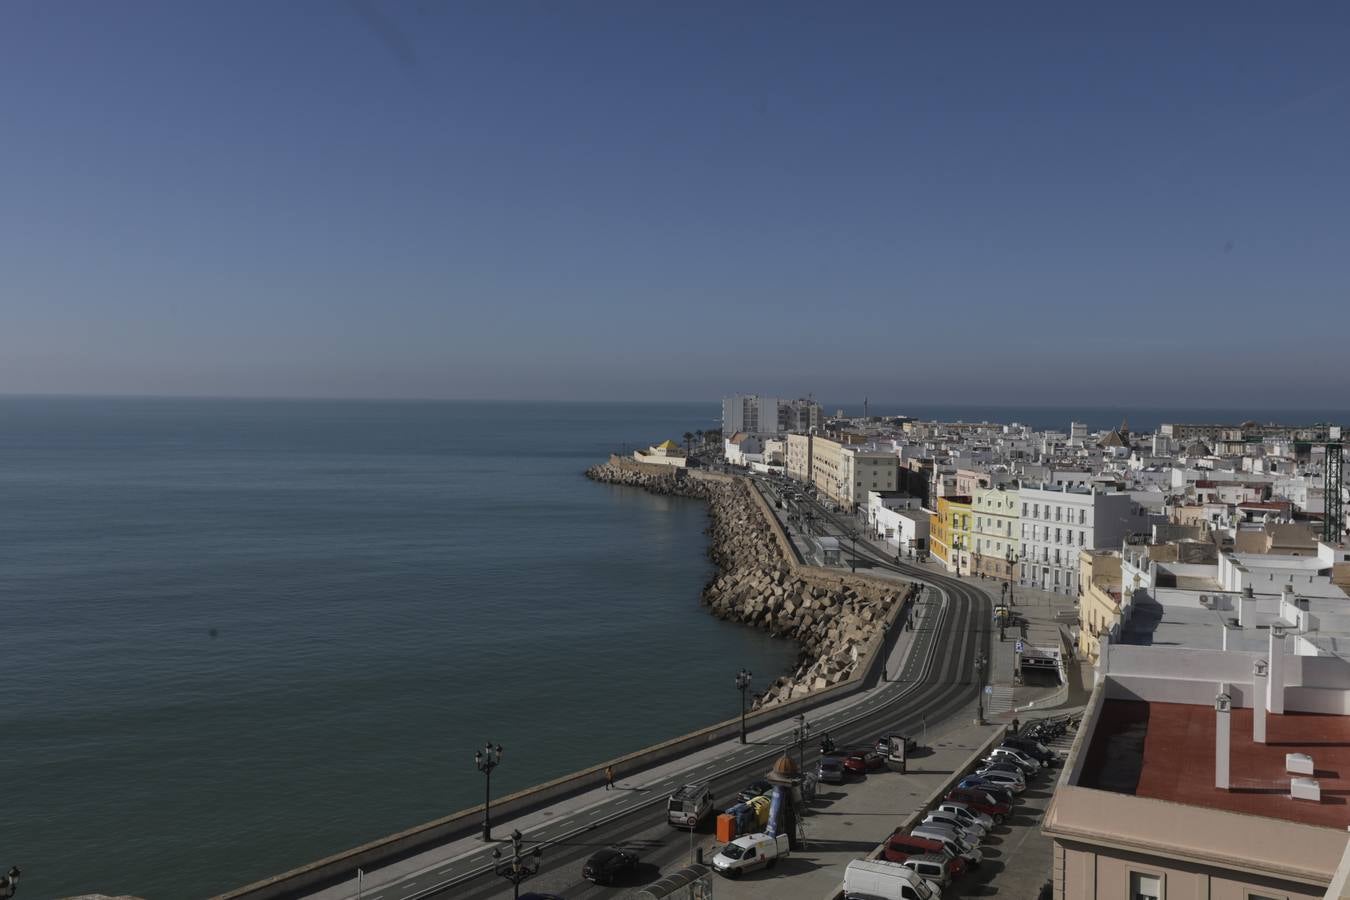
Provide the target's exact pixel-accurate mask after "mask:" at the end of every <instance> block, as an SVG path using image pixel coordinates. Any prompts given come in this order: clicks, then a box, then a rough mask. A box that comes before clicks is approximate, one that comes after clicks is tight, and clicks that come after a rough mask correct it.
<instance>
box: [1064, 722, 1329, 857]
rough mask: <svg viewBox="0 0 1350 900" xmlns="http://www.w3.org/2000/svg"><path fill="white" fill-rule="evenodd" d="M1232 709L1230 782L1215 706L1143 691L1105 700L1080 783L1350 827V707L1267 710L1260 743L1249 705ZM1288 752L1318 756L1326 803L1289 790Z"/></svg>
mask: <svg viewBox="0 0 1350 900" xmlns="http://www.w3.org/2000/svg"><path fill="white" fill-rule="evenodd" d="M1231 715H1232V717H1233V718H1232V729H1233V730H1232V757H1231V762H1230V778H1231V782H1232V785H1233V787H1232V788H1231V789H1230V790H1227V791H1223V790H1219V789H1218V788H1216V787H1214V719H1215V712H1214V707H1212V706H1209V705H1205V706H1200V705H1195V704H1186V703H1151V702H1148V701H1136V700H1107V701H1105V703H1104V704H1103V705H1102V711H1101V716H1100V717H1099V719H1098V722H1097V726H1096V728H1095V729H1094V730H1093V733H1092V740H1091V743H1090V744H1089V745H1088V749H1087V755H1086V758H1085V760H1084V765H1083V771H1082V775H1081V776H1080V778H1079V780H1078V784H1079V785H1080V786H1082V787H1087V788H1095V789H1097V790H1102V791H1113V792H1115V793H1119V794H1131V795H1134V796H1137V797H1149V798H1152V799H1156V800H1166V801H1170V802H1172V803H1184V804H1186V805H1188V806H1200V807H1207V808H1209V809H1219V810H1225V811H1227V812H1235V813H1244V814H1247V815H1253V816H1265V817H1267V818H1273V819H1285V820H1288V821H1290V822H1300V823H1302V824H1305V825H1318V826H1324V827H1328V828H1338V829H1341V830H1342V831H1344V830H1345V829H1346V828H1347V827H1348V826H1350V716H1331V715H1316V714H1312V713H1287V714H1285V715H1279V716H1277V715H1269V716H1267V718H1266V737H1267V739H1268V743H1265V744H1257V743H1254V742H1253V741H1252V739H1251V734H1252V711H1251V710H1250V709H1234V710H1233V711H1232V713H1231ZM1286 753H1306V754H1308V755H1309V756H1311V757H1312V758H1313V764H1314V766H1315V767H1316V770H1317V774H1316V778H1317V779H1318V780H1319V781H1320V782H1321V786H1322V801H1321V802H1320V803H1312V802H1310V801H1307V800H1291V799H1290V798H1289V778H1290V776H1289V775H1287V774H1285V771H1284V755H1285V754H1286Z"/></svg>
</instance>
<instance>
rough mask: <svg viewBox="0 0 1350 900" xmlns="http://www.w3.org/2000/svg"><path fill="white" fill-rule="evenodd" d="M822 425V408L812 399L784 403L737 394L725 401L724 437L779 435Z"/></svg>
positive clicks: (723, 399) (769, 398)
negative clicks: (739, 433) (736, 435)
mask: <svg viewBox="0 0 1350 900" xmlns="http://www.w3.org/2000/svg"><path fill="white" fill-rule="evenodd" d="M820 425H821V413H820V404H819V403H816V402H815V401H814V400H811V399H810V398H799V399H797V400H781V399H779V398H777V397H761V396H759V395H758V394H733V395H732V396H730V397H724V398H722V434H724V435H732V434H735V433H736V432H738V431H743V432H745V433H747V434H754V435H776V434H783V433H785V432H789V431H809V430H811V429H812V428H819V427H820Z"/></svg>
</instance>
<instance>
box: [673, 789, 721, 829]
mask: <svg viewBox="0 0 1350 900" xmlns="http://www.w3.org/2000/svg"><path fill="white" fill-rule="evenodd" d="M712 811H713V793H712V790H711V789H710V788H709V787H708V783H707V782H706V781H705V782H701V783H697V784H686V785H684V786H683V787H681V788H680V789H679V790H677V791H676V792H675V793H673V794H671V795H670V802H669V803H667V804H666V821H668V822H669V823H670V824H671V825H674V826H675V827H676V828H697V827H698V824H699V823H700V822H702V821H703V820H704V819H705V818H707V816H708V815H709V814H710V813H711V812H712Z"/></svg>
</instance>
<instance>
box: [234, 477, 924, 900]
mask: <svg viewBox="0 0 1350 900" xmlns="http://www.w3.org/2000/svg"><path fill="white" fill-rule="evenodd" d="M695 471H696V470H695ZM705 474H708V475H715V476H718V473H705ZM695 477H699V476H695ZM734 477H738V476H718V480H720V479H721V478H734ZM747 480H748V479H747ZM750 490H751V496H752V497H754V498H755V500H756V501H757V505H758V507H759V509H760V511H761V513H762V514H763V515H764V516H765V517H766V518H767V519H768V520H769V522H770V523H771V527H772V528H773V530H774V534H775V535H776V536H777V538H778V539H779V541H780V546H781V545H782V543H783V542H787V536H786V535H785V534H783V533H782V529H781V526H780V525H779V524H778V521H777V519H776V518H775V517H774V516H773V514H772V512H771V511H770V510H769V508H768V503H767V502H766V501H765V500H764V497H763V496H762V495H761V494H760V492H759V490H758V487H757V486H755V485H754V483H753V482H750ZM787 543H788V546H789V547H790V546H791V544H790V542H787ZM794 559H795V557H788V562H789V566H790V567H791V568H792V570H793V572H794V574H796V575H797V576H798V577H801V578H803V579H805V580H808V581H810V582H813V583H819V582H825V581H828V583H830V584H832V585H837V584H838V583H839V581H840V580H843V578H842V576H841V575H840V574H839V573H835V572H833V571H832V570H828V569H823V570H822V569H817V568H816V567H814V566H803V565H800V564H795V563H794V561H793V560H794ZM850 577H855V576H850ZM858 580H860V581H865V580H867V579H865V578H859V579H858ZM915 581H918V579H915ZM911 605H912V601H908V600H901V601H899V602H896V603H894V604H892V605H891V608H890V609H889V610H888V611H887V613H886V618H885V619H884V627H883V628H881V629H879V630H878V632H877V634H876V635H874V636H873V637H872V639H871V640H870V641H869V642H868V643H867V644H866V645H865V658H866V662H865V663H864V664H863V665H862V666H859V667H858V668H857V669H855V670H854V672H853V673H852V674H851V675H850V676H849V677H848V678H847V679H845V680H844V681H841V682H839V683H838V684H834V685H831V686H829V687H826V688H823V689H821V690H819V691H815V692H812V693H811V694H809V695H807V696H805V697H800V698H798V699H796V700H789V701H784V702H782V703H776V704H774V705H773V706H768V707H763V708H761V709H757V710H755V711H754V712H751V713H749V714H747V716H746V725H747V727H748V728H762V727H766V726H769V725H773V724H776V723H778V722H781V721H784V720H786V719H790V718H793V717H794V716H796V715H797V714H798V713H802V712H807V711H809V710H812V709H815V708H817V707H819V706H823V705H825V704H827V703H833V702H835V701H837V700H841V699H843V698H845V697H849V696H851V695H853V694H856V693H859V692H860V691H862V690H864V689H866V688H867V687H868V686H869V685H871V684H874V683H876V682H877V681H878V680H879V675H880V671H879V667H880V666H881V665H882V663H883V662H884V656H885V655H884V654H883V653H882V652H881V651H882V650H883V649H884V648H885V645H886V641H887V640H888V638H889V636H890V633H891V631H892V629H893V628H894V627H895V623H896V621H897V620H898V619H899V617H900V614H901V612H902V611H903V610H904V609H905V608H906V607H908V606H911ZM740 723H741V720H740V717H739V716H737V717H735V718H732V719H727V720H725V721H723V722H718V723H717V724H715V725H711V726H709V727H707V728H703V729H700V730H698V731H694V732H690V733H689V734H685V735H682V736H680V737H676V738H672V739H671V740H668V741H664V742H662V743H660V744H656V745H654V746H651V747H647V748H644V749H642V750H638V751H635V752H633V753H629V754H627V755H625V756H621V757H619V758H617V759H611V760H607V761H605V762H601V763H598V764H596V765H594V766H591V767H590V768H587V769H583V770H581V771H578V772H573V773H571V774H569V775H564V776H562V777H560V778H555V779H554V780H552V781H549V782H545V783H544V784H541V785H536V786H534V787H531V788H527V789H525V790H523V791H517V792H516V793H514V794H511V795H509V796H506V797H502V798H500V799H497V800H495V801H493V804H492V811H493V814H494V817H495V818H497V820H498V821H505V820H506V818H507V817H509V816H513V815H517V816H518V815H524V814H527V813H530V812H534V811H536V810H539V809H542V808H543V807H545V806H548V805H549V804H551V803H555V802H557V801H559V800H564V799H567V798H568V797H573V796H576V795H577V794H580V793H583V792H585V791H587V790H590V789H591V788H594V787H596V786H598V785H599V784H601V783H602V779H603V776H604V771H605V769H606V768H607V767H609V766H613V767H615V768H616V769H622V770H623V771H626V772H633V771H638V770H641V769H645V768H651V767H653V766H658V765H661V764H663V763H666V762H670V761H671V760H673V759H678V758H679V757H682V756H687V755H689V754H691V753H694V752H696V751H698V750H701V749H703V748H705V747H707V746H709V745H710V744H716V743H719V742H721V741H724V740H727V739H728V738H731V737H734V736H736V735H738V734H739V733H740ZM482 816H483V806H482V804H479V805H477V806H473V807H470V808H468V809H464V810H460V811H459V812H456V813H452V814H451V815H448V816H445V817H443V818H440V819H435V820H433V821H430V822H425V823H423V824H421V825H417V826H414V827H412V828H409V829H406V830H404V831H400V832H398V833H396V834H392V835H388V836H385V837H382V838H379V839H378V840H375V841H371V842H369V843H366V844H362V845H361V846H359V847H354V848H352V849H350V850H345V851H343V852H342V853H337V854H334V855H332V856H328V857H325V858H323V859H320V860H316V861H314V862H311V863H308V864H306V865H303V866H300V867H298V868H295V869H292V870H290V871H288V872H282V873H281V874H279V875H274V876H272V877H270V878H266V879H263V880H261V881H256V882H253V883H252V884H248V885H245V886H243V887H240V888H236V889H234V890H232V891H229V892H227V893H224V894H220V895H218V896H217V897H215V898H213V900H290V898H293V897H299V896H304V895H305V894H306V893H309V892H313V891H315V890H318V889H321V888H323V887H327V886H329V885H332V884H335V883H338V882H341V881H345V880H348V879H350V878H351V877H352V876H353V873H354V872H355V871H356V870H357V869H358V868H361V869H365V870H366V871H367V872H369V871H371V870H374V869H379V868H381V867H383V866H386V865H389V864H390V863H394V862H397V861H399V860H401V859H406V858H407V857H409V856H413V855H415V854H417V853H421V852H424V851H426V850H430V849H432V848H434V847H436V846H439V845H441V844H445V843H449V842H450V841H452V840H456V839H458V838H461V837H467V836H468V835H470V834H473V833H474V832H475V831H477V830H478V828H479V825H480V823H481V821H482Z"/></svg>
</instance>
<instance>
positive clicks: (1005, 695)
mask: <svg viewBox="0 0 1350 900" xmlns="http://www.w3.org/2000/svg"><path fill="white" fill-rule="evenodd" d="M985 700H986V711H985V715H990V716H996V715H998V714H999V713H1005V712H1008V711H1009V710H1010V709H1012V707H1013V689H1012V688H1011V687H1009V686H1007V685H1002V684H996V685H994V688H993V692H992V693H990V694H989V695H988V696H987V697H986V698H985Z"/></svg>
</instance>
